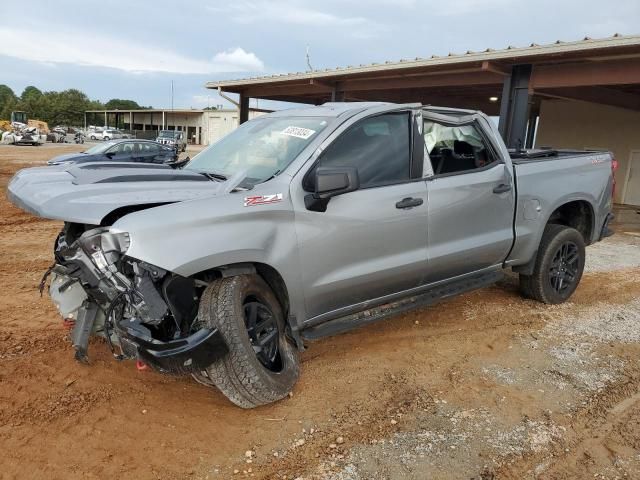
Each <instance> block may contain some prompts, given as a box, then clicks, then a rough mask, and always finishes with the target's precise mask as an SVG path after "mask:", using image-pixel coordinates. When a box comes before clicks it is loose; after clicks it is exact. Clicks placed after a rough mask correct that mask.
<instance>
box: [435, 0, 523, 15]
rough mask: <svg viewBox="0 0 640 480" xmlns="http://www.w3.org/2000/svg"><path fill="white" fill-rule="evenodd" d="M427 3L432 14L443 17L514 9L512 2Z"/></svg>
mask: <svg viewBox="0 0 640 480" xmlns="http://www.w3.org/2000/svg"><path fill="white" fill-rule="evenodd" d="M426 3H427V5H425V7H427V8H428V9H429V11H430V12H431V13H433V14H434V15H441V16H453V15H469V14H472V13H479V12H485V11H490V10H497V9H500V8H506V7H509V6H511V7H513V2H512V0H456V1H453V2H440V1H436V2H432V1H428V2H426Z"/></svg>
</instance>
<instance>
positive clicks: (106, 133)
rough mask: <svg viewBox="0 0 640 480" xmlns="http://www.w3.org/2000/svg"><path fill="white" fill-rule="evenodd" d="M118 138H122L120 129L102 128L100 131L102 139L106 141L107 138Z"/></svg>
mask: <svg viewBox="0 0 640 480" xmlns="http://www.w3.org/2000/svg"><path fill="white" fill-rule="evenodd" d="M118 138H123V135H122V132H121V131H120V130H103V131H102V140H104V141H105V142H108V141H109V140H115V139H118Z"/></svg>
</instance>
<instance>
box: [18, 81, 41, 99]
mask: <svg viewBox="0 0 640 480" xmlns="http://www.w3.org/2000/svg"><path fill="white" fill-rule="evenodd" d="M40 98H42V91H40V89H38V88H36V87H34V86H33V85H29V86H28V87H26V88H25V89H24V90H23V92H22V95H21V96H20V99H21V100H22V101H23V102H28V101H34V100H38V99H40Z"/></svg>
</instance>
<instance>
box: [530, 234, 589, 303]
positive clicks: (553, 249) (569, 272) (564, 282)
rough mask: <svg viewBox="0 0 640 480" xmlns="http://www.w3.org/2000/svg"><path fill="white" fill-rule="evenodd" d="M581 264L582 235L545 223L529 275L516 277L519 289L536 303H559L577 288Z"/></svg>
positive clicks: (581, 270)
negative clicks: (518, 278)
mask: <svg viewBox="0 0 640 480" xmlns="http://www.w3.org/2000/svg"><path fill="white" fill-rule="evenodd" d="M584 261H585V247H584V239H583V238H582V234H581V233H580V232H578V231H577V230H576V229H574V228H570V227H566V226H564V225H556V224H549V225H547V226H546V227H545V229H544V233H543V234H542V240H541V241H540V248H539V249H538V254H537V257H536V263H535V266H534V270H533V274H532V275H523V274H520V290H521V292H522V294H523V295H524V296H525V297H528V298H532V299H534V300H538V301H539V302H543V303H549V304H557V303H563V302H565V301H567V300H568V299H569V297H570V296H571V295H572V294H573V292H575V290H576V288H578V284H579V283H580V279H581V278H582V272H583V270H584Z"/></svg>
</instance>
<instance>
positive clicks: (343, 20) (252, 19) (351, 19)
mask: <svg viewBox="0 0 640 480" xmlns="http://www.w3.org/2000/svg"><path fill="white" fill-rule="evenodd" d="M208 9H209V11H211V12H213V13H216V14H219V13H222V14H228V15H230V18H231V19H232V20H233V21H234V22H236V23H240V24H253V23H259V22H272V23H277V24H287V25H298V26H305V27H324V28H343V27H348V28H351V33H352V34H353V35H354V36H361V37H368V36H371V35H373V34H375V33H376V32H377V31H379V30H382V29H383V28H384V27H383V26H382V25H381V24H379V23H378V22H374V21H372V20H371V19H369V18H366V17H363V16H343V15H336V14H334V13H329V12H325V11H322V10H317V9H314V8H309V7H307V6H304V5H301V4H299V3H298V2H296V1H295V0H289V1H284V2H272V1H267V0H236V2H234V3H233V4H230V5H227V6H225V7H215V6H209V7H208Z"/></svg>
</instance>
